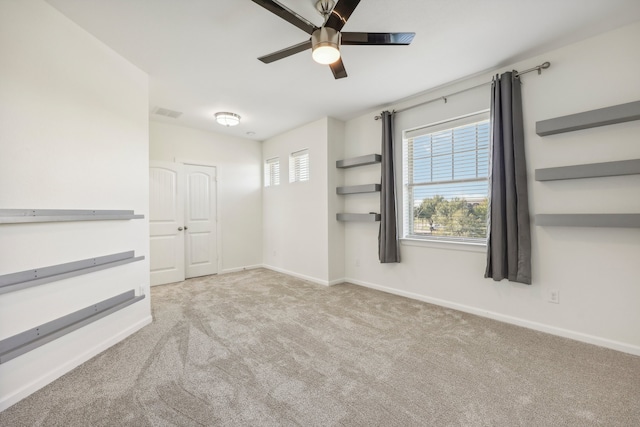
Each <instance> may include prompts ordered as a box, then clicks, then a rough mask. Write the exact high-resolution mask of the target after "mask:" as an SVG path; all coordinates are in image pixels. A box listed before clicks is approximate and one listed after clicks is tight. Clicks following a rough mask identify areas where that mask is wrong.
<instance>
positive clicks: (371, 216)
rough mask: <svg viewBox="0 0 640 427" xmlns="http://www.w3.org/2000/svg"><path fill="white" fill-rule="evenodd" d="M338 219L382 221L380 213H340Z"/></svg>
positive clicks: (337, 215)
mask: <svg viewBox="0 0 640 427" xmlns="http://www.w3.org/2000/svg"><path fill="white" fill-rule="evenodd" d="M336 219H337V220H338V221H363V222H376V221H380V214H379V213H368V214H361V213H338V214H336Z"/></svg>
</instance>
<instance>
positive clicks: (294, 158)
mask: <svg viewBox="0 0 640 427" xmlns="http://www.w3.org/2000/svg"><path fill="white" fill-rule="evenodd" d="M300 181H309V150H308V149H305V150H300V151H296V152H295V153H291V155H289V182H300Z"/></svg>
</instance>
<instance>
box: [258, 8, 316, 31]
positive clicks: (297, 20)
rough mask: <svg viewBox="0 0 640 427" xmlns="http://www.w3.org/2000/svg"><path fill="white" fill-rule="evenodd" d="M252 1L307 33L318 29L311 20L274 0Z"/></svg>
mask: <svg viewBox="0 0 640 427" xmlns="http://www.w3.org/2000/svg"><path fill="white" fill-rule="evenodd" d="M252 1H253V2H254V3H255V4H257V5H260V6H262V7H264V8H265V9H267V10H268V11H269V12H271V13H273V14H275V15H278V16H279V17H280V18H282V19H284V20H285V21H287V22H289V23H291V24H293V25H295V26H296V27H298V28H300V29H301V30H302V31H304V32H306V33H307V34H311V33H313V32H314V31H315V30H317V29H318V27H316V26H315V25H313V24H312V23H311V22H309V21H307V20H306V19H304V18H303V17H302V16H300V15H298V14H297V13H295V12H294V11H292V10H291V9H289V8H287V7H285V6H283V5H281V4H280V3H278V2H277V1H275V0H252Z"/></svg>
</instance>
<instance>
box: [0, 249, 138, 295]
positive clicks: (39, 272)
mask: <svg viewBox="0 0 640 427" xmlns="http://www.w3.org/2000/svg"><path fill="white" fill-rule="evenodd" d="M143 259H144V256H139V257H135V256H134V251H127V252H120V253H117V254H111V255H105V256H101V257H97V258H88V259H83V260H80V261H73V262H67V263H65V264H58V265H52V266H48V267H41V268H36V269H33V270H25V271H20V272H17V273H10V274H4V275H2V276H0V294H5V293H7V292H13V291H18V290H20V289H25V288H30V287H32V286H38V285H43V284H45V283H50V282H55V281H57V280H62V279H66V278H69V277H75V276H80V275H82V274H87V273H92V272H94V271H99V270H105V269H107V268H111V267H116V266H119V265H123V264H129V263H131V262H136V261H141V260H143Z"/></svg>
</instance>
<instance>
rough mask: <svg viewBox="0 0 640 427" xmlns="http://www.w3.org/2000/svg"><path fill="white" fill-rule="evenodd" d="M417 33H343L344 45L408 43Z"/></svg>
mask: <svg viewBox="0 0 640 427" xmlns="http://www.w3.org/2000/svg"><path fill="white" fill-rule="evenodd" d="M415 35H416V33H342V43H341V44H343V45H367V44H368V45H373V46H376V45H377V46H383V45H408V44H411V42H412V41H413V37H414V36H415Z"/></svg>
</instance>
